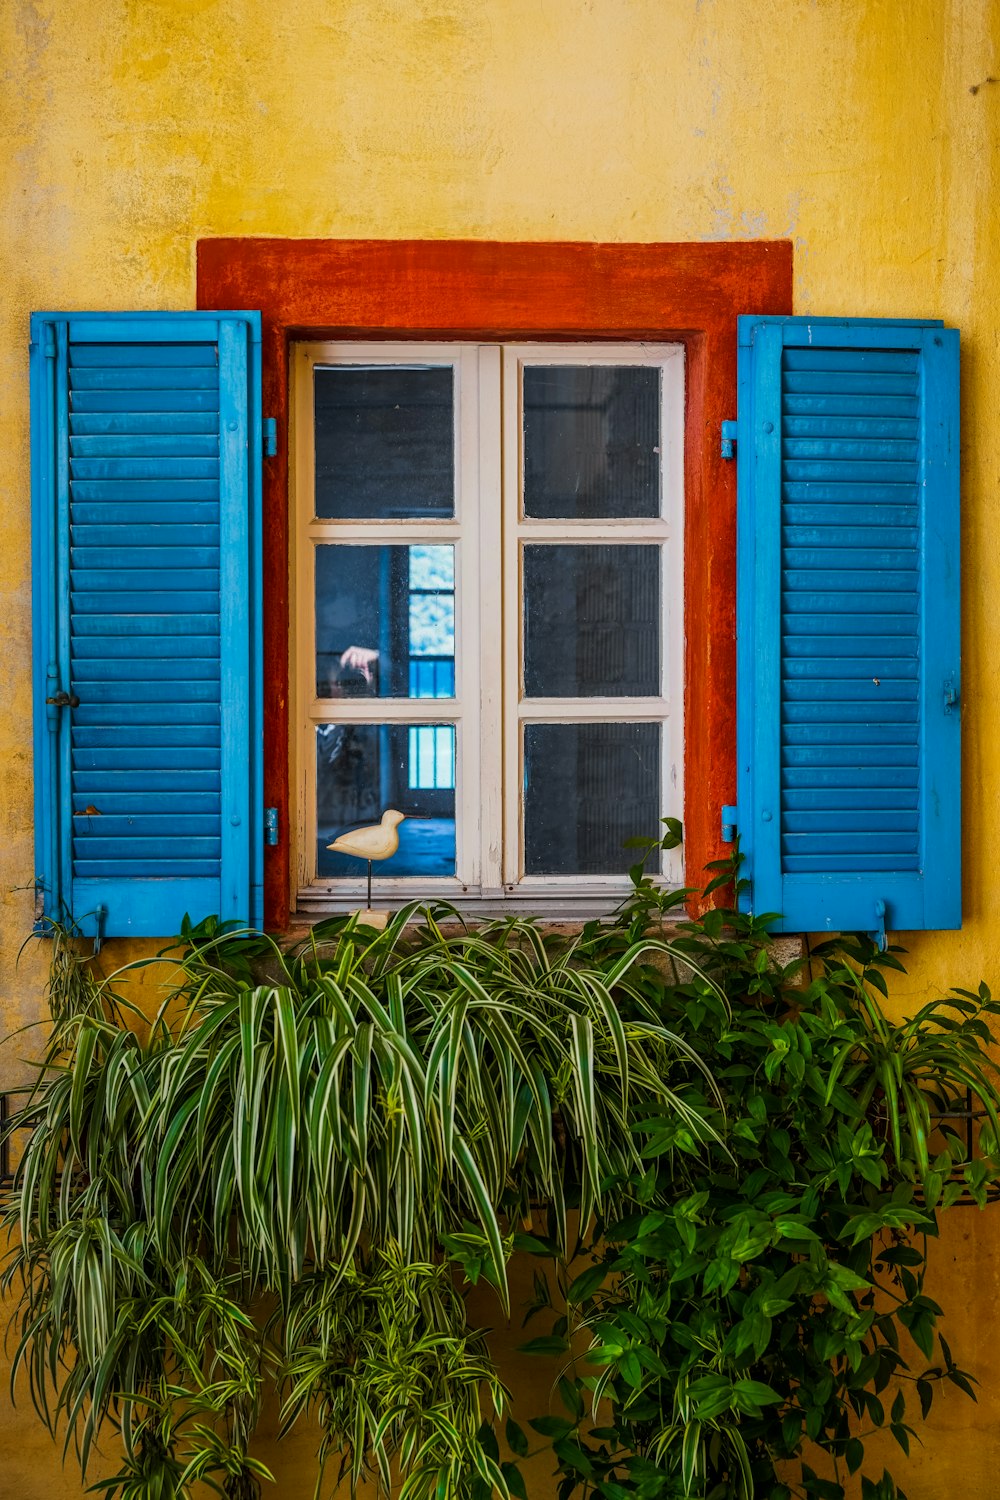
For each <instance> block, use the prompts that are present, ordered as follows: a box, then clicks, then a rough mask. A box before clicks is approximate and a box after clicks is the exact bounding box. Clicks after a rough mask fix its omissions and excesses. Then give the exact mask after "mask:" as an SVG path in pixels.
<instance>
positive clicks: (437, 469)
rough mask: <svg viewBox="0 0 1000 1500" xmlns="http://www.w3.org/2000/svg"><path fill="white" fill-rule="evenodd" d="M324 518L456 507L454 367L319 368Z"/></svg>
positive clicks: (319, 476)
mask: <svg viewBox="0 0 1000 1500" xmlns="http://www.w3.org/2000/svg"><path fill="white" fill-rule="evenodd" d="M314 373H315V377H316V382H315V391H314V399H315V414H316V515H317V516H318V517H319V518H320V519H322V520H327V519H333V520H338V521H346V520H356V521H389V520H397V519H401V518H403V519H405V518H413V517H431V518H438V519H440V518H442V517H447V516H451V515H453V514H454V512H455V397H454V378H453V377H454V372H453V370H452V367H451V366H450V365H436V366H434V365H427V366H423V367H420V366H408V365H404V366H399V365H333V366H329V367H326V368H323V367H320V366H317V367H316V370H315V372H314Z"/></svg>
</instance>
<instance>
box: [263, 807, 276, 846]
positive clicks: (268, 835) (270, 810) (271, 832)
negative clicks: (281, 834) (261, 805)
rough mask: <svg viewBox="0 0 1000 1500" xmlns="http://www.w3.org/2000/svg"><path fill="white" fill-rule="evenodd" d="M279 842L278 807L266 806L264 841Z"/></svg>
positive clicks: (267, 842) (268, 842)
mask: <svg viewBox="0 0 1000 1500" xmlns="http://www.w3.org/2000/svg"><path fill="white" fill-rule="evenodd" d="M277 842H278V809H277V808H276V807H265V809H264V843H265V844H271V845H274V844H276V843H277Z"/></svg>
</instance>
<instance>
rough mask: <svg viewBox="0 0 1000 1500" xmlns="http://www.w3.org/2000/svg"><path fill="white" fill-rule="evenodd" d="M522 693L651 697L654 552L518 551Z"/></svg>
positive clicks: (656, 579)
mask: <svg viewBox="0 0 1000 1500" xmlns="http://www.w3.org/2000/svg"><path fill="white" fill-rule="evenodd" d="M524 691H525V694H526V696H527V697H529V698H591V697H636V698H648V697H655V696H656V695H657V694H658V693H659V691H660V549H659V547H657V546H655V545H650V546H638V545H627V546H611V545H608V546H590V545H566V546H564V545H561V544H559V545H543V544H541V543H532V544H531V545H530V546H526V547H525V549H524Z"/></svg>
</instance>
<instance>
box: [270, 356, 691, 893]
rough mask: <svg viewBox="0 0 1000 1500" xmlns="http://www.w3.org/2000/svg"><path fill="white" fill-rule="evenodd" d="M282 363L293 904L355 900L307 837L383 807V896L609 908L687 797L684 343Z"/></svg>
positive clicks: (671, 868)
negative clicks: (296, 798)
mask: <svg viewBox="0 0 1000 1500" xmlns="http://www.w3.org/2000/svg"><path fill="white" fill-rule="evenodd" d="M294 381H295V395H294V402H295V405H294V414H295V435H294V454H295V472H294V478H293V494H294V509H295V530H296V535H295V549H294V554H293V555H294V569H293V574H294V592H295V609H294V620H295V629H294V632H293V645H292V659H293V680H294V683H295V694H296V709H295V713H294V715H293V724H294V726H295V727H294V731H293V756H294V759H295V763H296V766H297V781H296V785H297V786H298V787H299V789H300V792H299V795H300V799H301V801H300V807H299V816H298V849H297V887H298V899H299V903H300V905H302V906H304V907H307V908H309V907H313V908H315V907H323V906H331V905H332V906H334V907H336V906H338V905H351V904H356V902H357V899H358V896H359V894H360V893H361V892H362V891H363V888H364V883H363V876H364V867H363V865H361V863H360V862H359V861H357V860H354V859H351V858H350V857H349V856H345V855H342V854H338V853H336V852H332V851H331V850H330V849H329V848H328V846H329V845H330V844H331V843H332V842H333V840H334V838H335V837H336V836H337V835H338V834H340V833H343V832H345V831H347V830H348V829H350V828H355V827H359V826H363V825H365V824H367V823H371V822H375V821H377V820H378V818H379V817H380V815H381V813H382V812H383V811H384V810H385V809H386V808H389V807H396V808H397V809H398V810H399V811H400V812H402V813H404V814H405V819H406V821H405V822H404V823H403V824H402V826H401V828H400V844H399V850H398V852H397V853H396V854H395V855H394V856H393V857H392V859H391V861H388V862H387V863H386V865H385V866H384V868H383V869H381V870H379V871H378V872H377V873H378V875H379V886H380V889H381V891H382V892H383V893H384V894H386V895H388V896H391V897H393V898H394V899H405V898H406V897H407V896H432V895H435V894H439V895H441V896H444V897H447V898H448V899H458V900H460V901H462V900H472V901H485V902H488V903H493V904H494V905H496V904H503V905H507V906H509V905H512V904H516V903H517V902H518V901H519V900H525V901H528V902H530V903H531V905H532V907H533V909H539V901H540V900H541V901H542V902H543V903H544V902H545V901H548V902H549V903H550V908H549V909H550V910H551V909H556V908H559V907H563V908H566V909H570V908H572V909H573V910H575V911H580V910H582V909H584V907H585V906H586V902H587V900H588V899H589V901H590V902H591V903H593V904H594V906H595V908H601V909H606V907H607V904H608V898H609V896H613V895H614V894H615V893H616V892H619V891H621V890H623V889H624V884H625V881H626V879H627V874H626V872H627V868H628V865H629V864H630V863H631V862H632V860H633V859H634V854H631V853H630V852H629V851H627V850H626V849H625V848H624V841H625V840H626V839H627V838H628V837H630V836H633V835H636V834H646V833H648V832H650V831H651V830H653V829H655V828H656V827H657V826H658V819H659V817H660V816H661V815H662V814H663V813H664V812H676V813H679V812H680V810H681V805H682V802H681V799H682V785H681V782H682V754H683V746H682V727H683V726H682V708H681V704H682V683H683V620H682V612H681V600H682V579H683V573H682V545H683V465H682V445H683V409H684V354H683V349H682V348H681V346H679V345H670V344H658V345H650V344H638V343H637V344H628V345H609V344H560V345H548V346H547V345H542V344H525V345H506V346H502V347H501V346H499V345H473V344H416V343H405V344H387V343H378V344H347V343H336V344H300V345H297V346H296V352H295V358H294ZM654 873H656V874H658V875H660V876H661V877H662V878H663V879H665V880H669V881H676V882H679V881H680V879H681V878H682V871H681V869H680V867H679V865H678V863H677V862H676V858H675V857H674V856H673V855H668V856H665V857H664V863H663V865H662V866H661V867H660V868H659V869H658V870H656V871H655V872H654Z"/></svg>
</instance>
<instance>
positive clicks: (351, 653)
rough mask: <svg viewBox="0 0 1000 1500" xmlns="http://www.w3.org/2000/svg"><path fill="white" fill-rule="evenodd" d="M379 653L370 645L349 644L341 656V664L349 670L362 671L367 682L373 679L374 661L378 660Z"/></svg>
mask: <svg viewBox="0 0 1000 1500" xmlns="http://www.w3.org/2000/svg"><path fill="white" fill-rule="evenodd" d="M378 658H379V653H378V652H377V651H373V650H372V649H371V647H370V646H348V648H347V650H346V651H345V652H344V654H343V655H342V656H341V658H340V665H341V666H342V667H346V668H347V669H348V670H349V671H355V672H360V673H361V675H362V677H363V678H364V679H365V681H366V682H367V683H370V682H371V680H372V663H373V662H376V661H378Z"/></svg>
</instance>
